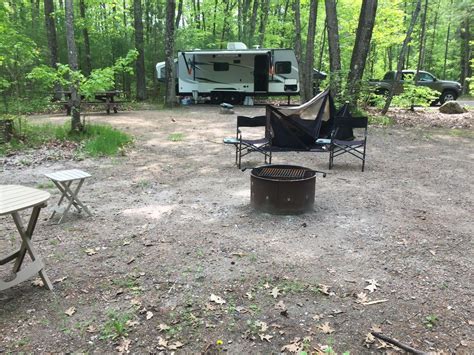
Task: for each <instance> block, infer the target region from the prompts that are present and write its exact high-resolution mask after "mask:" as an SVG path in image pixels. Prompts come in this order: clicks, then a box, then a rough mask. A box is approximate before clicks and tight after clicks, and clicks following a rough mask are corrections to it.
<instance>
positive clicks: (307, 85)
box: [301, 0, 318, 102]
mask: <svg viewBox="0 0 474 355" xmlns="http://www.w3.org/2000/svg"><path fill="white" fill-rule="evenodd" d="M317 16H318V0H311V2H310V5H309V19H308V36H307V37H306V51H305V61H304V71H303V73H304V83H303V90H301V92H302V94H303V95H301V101H302V102H306V101H309V100H310V99H311V98H312V97H313V64H314V38H315V35H316V21H317Z"/></svg>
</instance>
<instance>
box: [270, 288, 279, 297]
mask: <svg viewBox="0 0 474 355" xmlns="http://www.w3.org/2000/svg"><path fill="white" fill-rule="evenodd" d="M270 293H271V295H272V296H273V298H277V297H278V296H280V295H281V293H280V290H279V289H278V287H274V288H273V289H272V292H270Z"/></svg>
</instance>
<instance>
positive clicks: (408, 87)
mask: <svg viewBox="0 0 474 355" xmlns="http://www.w3.org/2000/svg"><path fill="white" fill-rule="evenodd" d="M438 97H439V93H438V92H437V91H435V90H432V89H430V88H429V87H426V86H418V85H415V81H414V80H413V75H406V76H405V80H404V83H403V92H402V93H401V94H400V95H397V96H394V97H393V100H392V105H393V106H397V107H403V108H410V107H414V106H422V107H427V106H429V105H430V104H431V103H432V102H433V101H435V100H436V99H437V98H438Z"/></svg>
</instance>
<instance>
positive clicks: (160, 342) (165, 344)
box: [158, 337, 168, 348]
mask: <svg viewBox="0 0 474 355" xmlns="http://www.w3.org/2000/svg"><path fill="white" fill-rule="evenodd" d="M158 346H161V347H165V348H167V347H168V341H167V340H166V339H163V338H162V337H158Z"/></svg>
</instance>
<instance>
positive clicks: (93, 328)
mask: <svg viewBox="0 0 474 355" xmlns="http://www.w3.org/2000/svg"><path fill="white" fill-rule="evenodd" d="M86 332H87V333H96V332H97V328H96V327H95V325H93V324H90V325H89V326H88V327H87V329H86Z"/></svg>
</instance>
